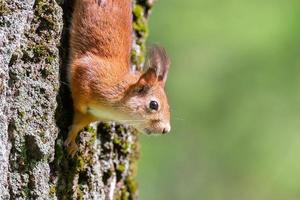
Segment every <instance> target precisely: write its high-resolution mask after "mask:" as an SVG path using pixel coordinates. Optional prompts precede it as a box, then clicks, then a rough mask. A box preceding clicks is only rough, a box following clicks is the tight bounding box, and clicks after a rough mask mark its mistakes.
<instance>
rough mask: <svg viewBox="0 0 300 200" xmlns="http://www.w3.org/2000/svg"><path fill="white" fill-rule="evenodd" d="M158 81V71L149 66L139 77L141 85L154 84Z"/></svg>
mask: <svg viewBox="0 0 300 200" xmlns="http://www.w3.org/2000/svg"><path fill="white" fill-rule="evenodd" d="M156 81H157V76H156V71H155V70H154V69H153V68H149V69H148V70H147V71H146V72H144V73H143V74H142V76H141V77H140V79H139V81H138V82H139V84H141V85H146V84H148V85H152V84H154V83H155V82H156Z"/></svg>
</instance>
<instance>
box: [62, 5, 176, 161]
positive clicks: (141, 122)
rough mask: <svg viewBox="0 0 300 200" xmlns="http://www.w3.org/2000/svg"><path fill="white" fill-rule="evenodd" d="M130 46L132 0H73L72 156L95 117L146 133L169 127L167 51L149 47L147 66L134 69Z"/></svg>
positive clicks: (96, 119) (161, 131)
mask: <svg viewBox="0 0 300 200" xmlns="http://www.w3.org/2000/svg"><path fill="white" fill-rule="evenodd" d="M131 46H132V1H131V0H76V3H75V7H74V13H73V18H72V25H71V37H70V69H69V83H70V89H71V94H72V98H73V103H74V118H73V125H72V126H71V128H70V131H69V134H68V138H67V139H66V141H65V145H66V146H67V149H68V153H69V154H70V155H72V156H74V155H75V153H76V152H77V148H78V147H77V144H76V141H75V139H76V137H77V135H78V133H79V132H80V130H82V129H83V128H84V127H85V126H87V125H88V124H90V123H91V122H95V121H117V122H120V123H128V124H130V125H132V126H133V127H134V128H136V129H137V130H139V131H141V132H146V133H148V134H150V133H167V132H169V131H170V129H171V126H170V111H169V104H168V100H167V96H166V93H165V90H164V86H165V83H166V79H167V74H168V69H169V66H170V60H169V58H168V56H167V54H166V51H165V50H164V48H163V47H160V46H157V45H156V46H154V47H152V48H151V49H150V50H149V53H148V59H147V62H146V66H147V70H146V71H145V72H136V71H133V70H131V67H130V66H131V62H130V57H131Z"/></svg>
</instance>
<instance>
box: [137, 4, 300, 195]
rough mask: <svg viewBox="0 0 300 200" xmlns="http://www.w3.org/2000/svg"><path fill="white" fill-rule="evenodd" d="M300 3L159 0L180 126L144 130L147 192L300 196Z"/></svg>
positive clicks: (142, 176) (143, 187) (143, 188)
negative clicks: (153, 132)
mask: <svg viewBox="0 0 300 200" xmlns="http://www.w3.org/2000/svg"><path fill="white" fill-rule="evenodd" d="M299 38H300V1H299V0H297V1H296V0H295V1H291V0H286V1H279V0H278V1H277V0H267V1H260V0H251V1H245V0H225V1H216V0H185V1H182V0H159V1H158V2H157V3H156V4H155V6H154V9H153V12H152V16H151V19H150V38H149V43H154V42H159V43H162V44H163V45H164V46H165V47H166V48H167V50H168V52H169V54H170V56H171V58H172V65H171V70H170V73H169V77H168V83H167V92H168V96H169V100H170V104H171V109H172V131H171V133H170V134H168V135H164V136H150V137H149V136H145V135H143V136H141V143H142V153H141V160H140V162H139V172H138V179H139V185H140V199H141V200H254V199H255V200H299V199H300V156H299V154H300V42H299V41H300V40H299Z"/></svg>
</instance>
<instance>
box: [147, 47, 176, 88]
mask: <svg viewBox="0 0 300 200" xmlns="http://www.w3.org/2000/svg"><path fill="white" fill-rule="evenodd" d="M169 66H170V59H169V57H168V55H167V52H166V50H165V49H164V48H163V47H162V46H159V45H153V46H152V47H151V48H150V49H149V53H148V58H147V61H146V67H148V68H149V69H148V70H147V72H146V73H148V72H149V70H151V71H152V72H154V73H155V76H156V80H158V81H159V82H161V83H162V85H163V86H164V85H165V82H166V80H167V75H168V70H169Z"/></svg>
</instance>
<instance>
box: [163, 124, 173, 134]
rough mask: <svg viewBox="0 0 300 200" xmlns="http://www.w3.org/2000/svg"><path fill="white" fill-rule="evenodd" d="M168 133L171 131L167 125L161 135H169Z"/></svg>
mask: <svg viewBox="0 0 300 200" xmlns="http://www.w3.org/2000/svg"><path fill="white" fill-rule="evenodd" d="M170 131H171V126H170V124H167V125H166V127H164V129H163V132H162V133H163V134H165V133H169V132H170Z"/></svg>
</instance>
